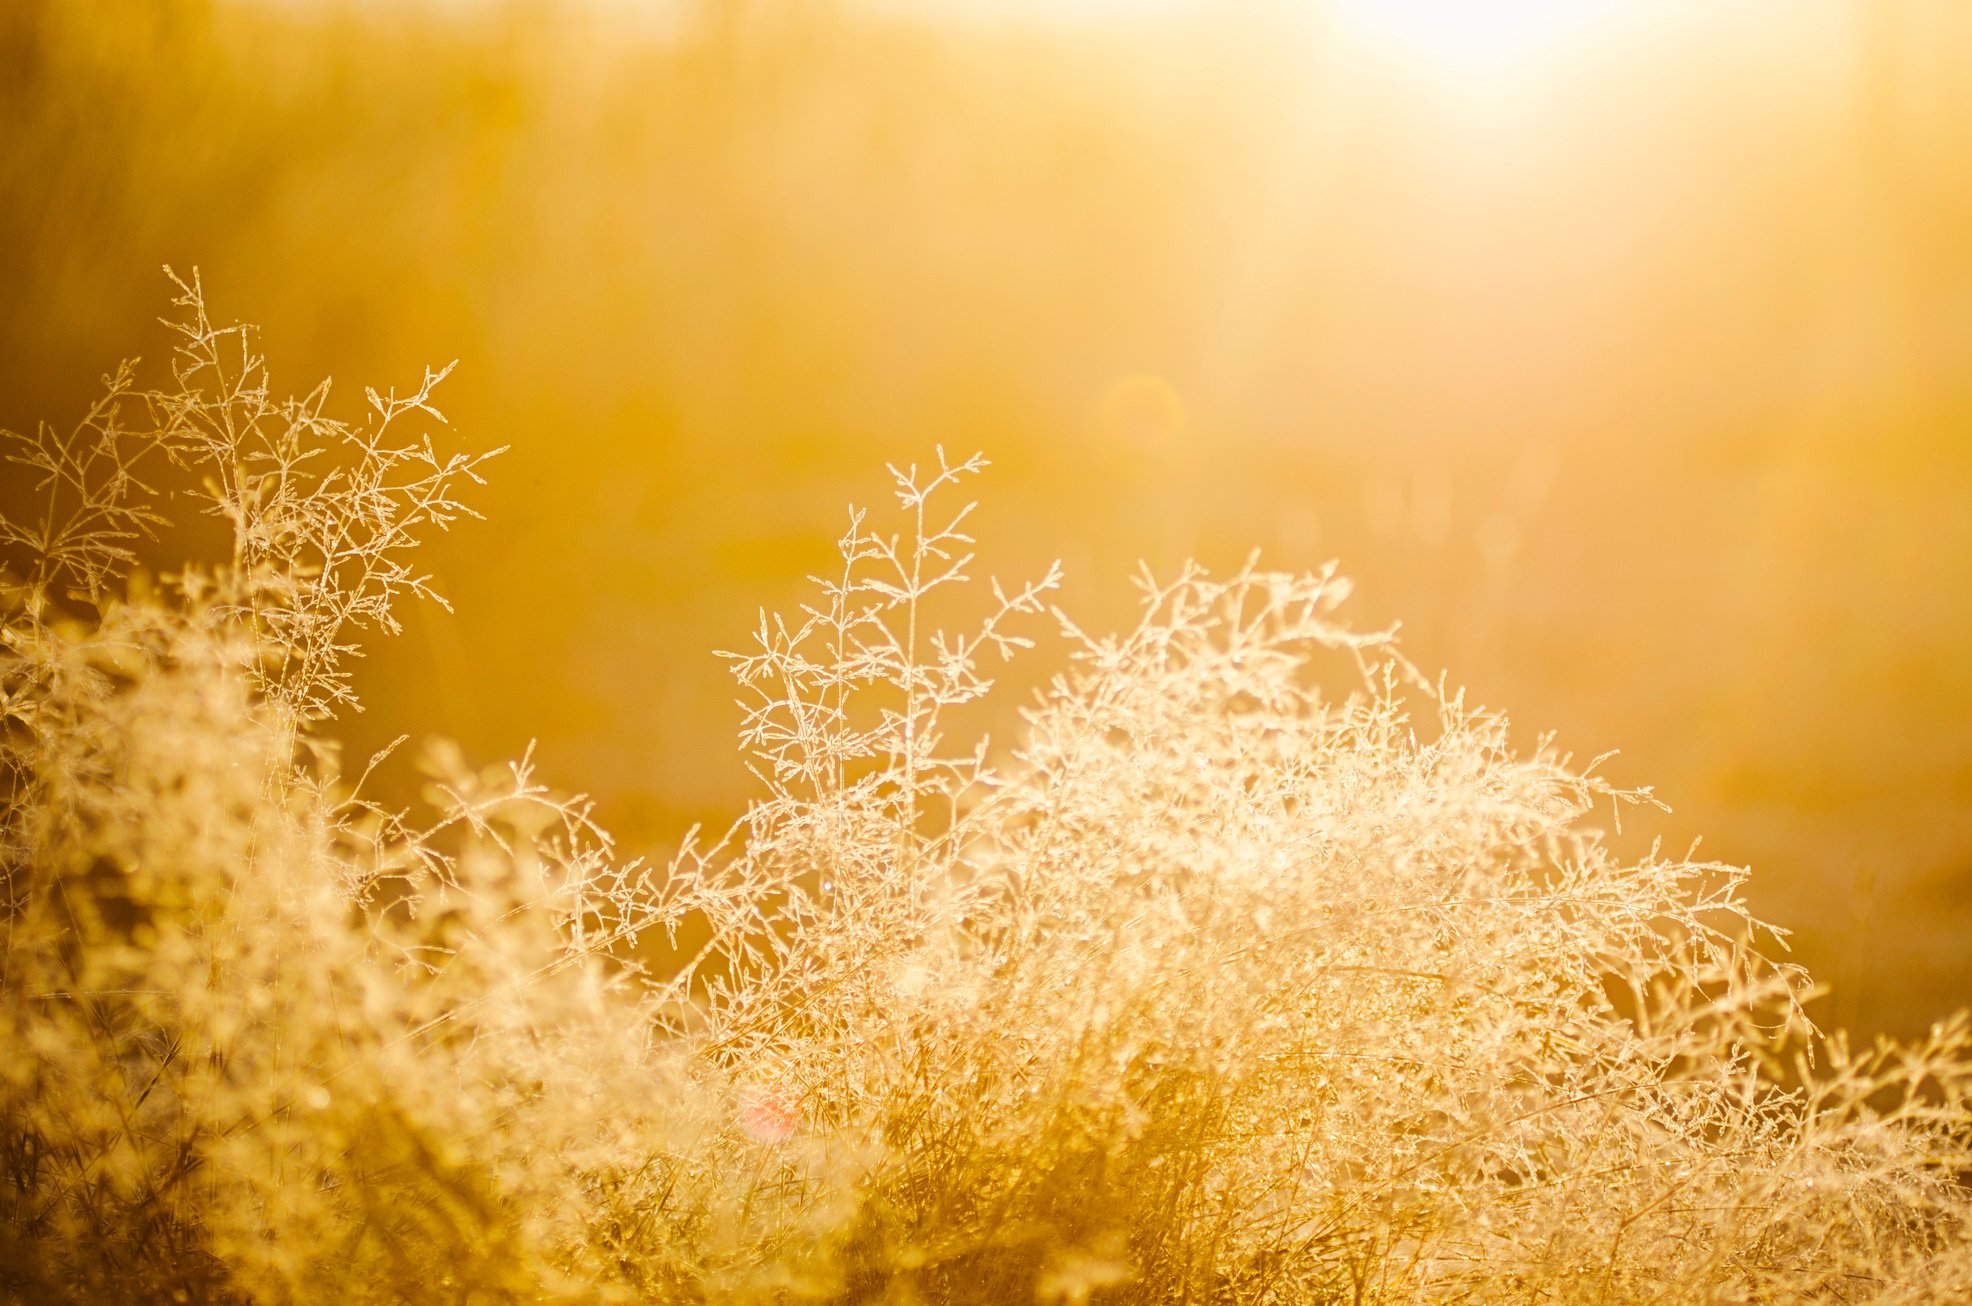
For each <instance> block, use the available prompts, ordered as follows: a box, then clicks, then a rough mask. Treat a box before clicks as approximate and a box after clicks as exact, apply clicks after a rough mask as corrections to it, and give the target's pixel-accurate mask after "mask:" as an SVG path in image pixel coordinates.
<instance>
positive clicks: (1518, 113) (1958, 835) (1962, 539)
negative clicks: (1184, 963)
mask: <svg viewBox="0 0 1972 1306" xmlns="http://www.w3.org/2000/svg"><path fill="white" fill-rule="evenodd" d="M1434 3H1435V6H1436V7H1435V8H1434ZM1485 8H1486V6H1479V5H1469V4H1466V5H1461V4H1452V3H1447V2H1446V0H1388V2H1387V3H1386V4H1383V5H1381V6H1379V5H1377V4H1373V3H1372V2H1371V0H1271V2H1269V0H1248V2H1246V3H1233V2H1229V0H1198V2H1197V3H1184V2H1183V0H1155V3H1128V2H1127V0H1057V2H1056V3H1053V4H1042V3H1038V2H1037V3H1034V4H1031V5H1026V6H1021V5H1007V4H1001V5H987V4H976V5H965V6H960V5H956V4H954V5H938V4H935V3H932V2H931V0H918V2H916V3H912V2H909V0H884V2H882V3H878V2H877V0H866V2H865V3H860V4H858V3H854V2H853V0H839V2H838V3H820V2H816V0H807V2H803V0H753V2H751V3H747V2H744V0H698V2H697V3H688V2H687V0H669V2H668V3H667V2H665V0H650V2H649V3H633V0H587V2H584V3H564V4H559V5H555V4H549V3H545V2H542V3H510V4H502V3H462V2H459V0H453V2H452V3H439V2H437V0H432V2H430V3H424V4H412V3H401V4H384V3H368V4H355V3H347V4H330V3H320V2H303V0H287V2H284V3H283V2H276V0H262V2H261V3H247V2H245V0H240V2H237V3H219V2H218V0H206V2H203V3H200V2H193V0H178V2H175V3H165V2H163V0H160V2H159V3H155V4H131V3H117V2H113V0H7V3H5V4H0V286H4V288H5V294H4V297H3V298H0V426H8V427H13V428H15V429H19V428H20V427H22V426H23V425H26V424H29V423H32V422H34V421H36V420H39V419H48V420H52V421H57V422H66V421H70V420H73V418H74V417H75V416H77V415H78V414H79V412H80V408H81V406H82V404H83V403H84V402H85V401H86V400H87V398H88V397H89V395H90V393H91V390H92V387H93V383H94V379H95V378H96V377H98V376H99V375H100V374H101V373H103V372H104V371H105V370H106V369H107V368H108V367H109V366H111V365H112V364H113V363H114V361H115V360H116V359H117V358H118V357H120V356H122V355H125V354H130V353H136V352H142V353H145V354H147V355H149V356H151V357H152V358H153V361H157V360H158V359H159V358H160V357H161V356H162V355H163V354H164V352H165V351H166V349H167V342H166V338H165V336H164V333H163V332H162V330H161V329H159V328H157V327H155V326H154V325H152V323H153V319H154V318H155V317H156V316H157V315H158V313H159V312H161V311H162V310H163V308H164V305H165V303H166V301H167V298H168V294H167V290H168V287H167V284H166V282H165V280H164V278H163V277H162V276H161V275H160V273H159V270H158V269H159V266H160V265H161V264H163V263H165V262H170V263H173V264H174V265H177V266H179V267H181V268H184V267H187V266H190V265H197V266H198V267H199V268H200V269H201V270H202V272H203V274H204V278H205V283H206V286H207V288H208V291H209V294H210V297H211V299H212V301H213V303H214V304H215V307H216V308H217V310H218V311H219V312H220V313H222V314H224V315H227V316H229V317H240V318H246V319H249V320H254V321H258V322H261V323H263V324H264V326H265V328H266V336H265V343H266V345H267V348H268V351H269V353H270V355H271V357H272V360H273V363H274V366H275V369H276V379H277V381H279V380H281V379H283V378H285V381H286V383H287V384H289V385H291V386H292V387H294V388H295V389H296V390H306V389H308V388H309V387H311V386H312V385H313V383H314V381H315V380H316V379H318V378H319V377H320V376H321V375H323V374H332V375H334V376H336V377H337V378H339V379H340V380H341V382H342V383H343V389H342V390H341V391H339V393H341V394H342V396H343V399H344V400H345V401H346V402H348V403H349V404H351V405H352V406H353V405H355V404H357V403H359V402H360V395H361V386H362V385H364V384H372V383H374V384H389V383H391V382H398V383H403V382H409V381H415V380H416V378H417V376H418V374H419V369H420V368H421V367H422V365H423V364H425V363H426V362H434V363H442V362H444V361H446V360H448V359H451V358H455V357H456V358H459V359H460V360H462V361H461V365H460V368H459V370H458V372H457V373H456V374H455V375H454V377H453V378H452V379H451V380H450V381H448V382H447V383H446V386H445V388H444V391H443V392H442V402H441V406H442V407H443V408H444V409H445V410H446V412H447V413H448V415H449V416H450V417H451V419H452V421H453V424H454V426H455V427H456V428H457V431H458V433H459V434H458V437H457V438H458V439H460V440H461V441H463V442H465V443H466V444H469V445H472V446H475V447H487V446H491V445H496V444H510V445H511V446H512V448H511V450H510V452H508V453H507V454H506V455H504V456H503V457H502V458H501V459H499V460H498V461H497V462H496V463H495V464H494V465H493V471H494V475H493V480H492V484H491V486H490V487H489V488H488V489H487V490H486V491H485V493H484V494H483V495H482V497H481V504H482V506H483V507H484V509H485V511H486V513H487V516H488V518H489V520H488V521H487V522H486V523H470V524H467V525H466V526H464V527H462V528H461V529H459V530H457V531H456V532H454V533H453V534H452V535H451V536H449V537H448V538H447V539H445V540H444V541H443V542H442V544H440V545H439V546H438V547H436V548H434V549H433V550H432V551H431V552H430V553H429V555H428V562H429V565H430V566H431V568H432V569H433V570H434V571H435V572H436V573H437V575H438V577H439V578H440V581H441V584H442V588H443V589H444V590H445V591H446V592H447V593H448V594H449V595H450V597H451V598H452V599H453V600H454V602H455V604H456V607H457V614H456V615H455V616H448V615H446V614H445V613H443V612H441V611H438V610H436V609H429V608H427V609H424V610H420V611H417V612H415V613H413V614H411V620H410V623H409V624H410V629H409V631H408V634H407V637H406V639H404V640H403V641H400V642H399V643H397V644H396V645H394V646H391V647H389V648H387V649H385V650H381V651H380V652H379V653H378V655H377V656H374V657H372V658H371V660H370V661H369V662H368V663H367V664H365V666H364V669H363V672H362V681H363V687H364V691H365V693H366V694H367V696H368V698H369V701H370V703H371V711H370V712H369V713H368V714H367V715H366V716H365V717H362V718H358V719H356V720H353V721H351V722H349V723H347V725H346V727H345V729H346V733H347V734H348V736H349V738H350V740H351V743H352V746H353V747H356V748H365V749H366V748H370V747H374V746H375V745H377V744H380V743H381V742H383V741H385V740H387V739H389V738H390V737H392V736H394V735H395V734H397V733H399V732H400V731H404V730H409V731H413V732H416V733H430V732H438V733H444V734H449V735H451V736H454V737H456V738H458V739H459V740H460V741H461V742H462V743H463V744H464V745H465V746H466V748H467V750H468V752H469V753H470V754H472V755H473V756H475V757H479V758H482V759H489V760H490V759H494V758H498V757H500V756H504V755H508V754H512V753H515V752H518V751H519V750H520V749H521V748H522V747H524V746H525V744H526V743H527V741H528V740H529V739H531V738H538V739H539V741H540V755H541V758H542V760H543V763H544V769H545V772H546V773H547V774H548V775H549V776H551V777H552V778H553V779H554V780H555V781H556V782H558V783H560V784H563V785H566V786H568V787H572V788H582V789H586V790H588V791H589V792H591V793H592V794H594V795H595V796H596V797H597V798H598V799H599V800H600V803H601V814H602V816H603V817H604V819H605V821H606V822H607V823H609V824H610V825H612V826H613V827H614V828H616V829H617V830H618V831H619V833H620V835H621V836H622V838H623V839H624V841H625V843H627V844H628V845H629V846H631V847H632V848H638V849H642V848H649V849H662V848H663V846H664V845H665V844H666V843H667V842H668V841H673V840H675V839H676V838H677V837H678V835H679V834H680V833H681V832H682V830H683V829H684V828H685V826H686V825H687V824H689V823H690V822H691V821H694V820H700V819H705V820H713V821H720V822H723V820H724V819H730V818H731V817H732V816H733V815H735V814H736V813H737V812H738V811H739V810H740V809H741V807H742V806H743V804H744V803H745V801H746V799H747V797H748V796H749V794H750V792H751V784H752V781H751V779H750V777H749V776H748V775H747V774H746V772H745V770H744V769H743V767H742V765H741V761H740V759H739V757H738V756H737V754H736V753H735V752H734V750H733V748H732V747H731V744H730V742H729V741H730V739H731V732H732V727H733V725H734V724H735V721H736V718H737V712H736V709H734V707H733V706H732V695H731V693H730V692H729V688H728V685H727V684H726V681H725V673H724V671H723V669H722V667H721V664H720V663H719V662H718V661H717V660H716V659H714V658H713V657H711V656H710V651H711V650H712V649H714V648H718V647H737V646H739V645H740V644H741V643H742V642H743V641H744V639H745V637H746V633H747V631H748V630H749V629H750V627H751V625H752V622H753V619H754V613H755V610H756V608H757V607H758V606H759V605H761V604H766V605H768V606H783V605H786V604H787V603H789V602H790V601H791V600H792V599H793V598H794V597H795V596H796V595H797V593H798V585H799V582H800V578H801V577H802V576H803V575H804V574H805V573H806V572H808V571H810V570H812V569H814V568H816V567H817V566H819V565H820V564H821V563H822V562H823V560H824V559H825V558H826V557H827V555H828V551H829V549H830V546H831V542H832V540H833V539H834V537H835V535H836V534H837V533H838V531H839V529H840V526H841V523H842V520H843V516H842V514H843V509H844V506H845V504H846V502H847V501H849V500H850V499H852V498H855V499H861V500H865V501H867V500H869V499H871V498H872V497H875V496H878V495H880V494H881V493H882V492H883V485H884V478H883V475H882V464H883V463H884V462H885V461H886V460H899V461H909V460H911V459H913V458H916V459H923V458H926V457H928V456H930V451H931V449H932V447H933V445H934V444H936V443H943V444H944V445H945V446H946V447H947V448H948V449H951V450H953V451H955V452H967V451H970V450H972V449H975V448H977V449H981V450H984V451H985V452H986V453H987V454H988V456H989V457H991V458H992V459H993V461H994V463H995V469H994V471H993V472H992V473H991V475H990V476H989V478H988V479H987V480H986V481H985V482H984V483H983V484H982V488H981V494H982V496H983V498H984V504H983V506H982V509H981V512H980V516H979V519H978V525H979V527H980V533H981V535H982V540H983V544H984V555H983V557H984V562H985V563H986V564H987V565H988V567H989V568H990V569H991V570H994V571H997V572H999V573H1000V574H1002V575H1007V576H1018V575H1022V574H1024V573H1027V572H1031V571H1034V570H1037V569H1038V568H1039V567H1041V566H1043V565H1045V562H1046V561H1047V560H1048V559H1049V558H1051V557H1054V556H1057V555H1058V556H1060V557H1062V558H1063V560H1064V561H1065V563H1066V564H1067V567H1068V576H1069V583H1068V589H1067V595H1066V598H1065V603H1066V605H1067V606H1068V607H1070V608H1071V609H1072V610H1073V611H1075V612H1076V613H1077V614H1078V615H1082V616H1085V617H1087V618H1088V620H1089V622H1091V623H1093V624H1101V623H1104V622H1114V621H1117V620H1121V619H1122V618H1124V617H1125V616H1126V615H1127V613H1128V610H1129V605H1130V602H1131V598H1130V594H1129V591H1128V588H1127V586H1126V584H1125V582H1126V579H1127V577H1128V575H1129V573H1130V572H1131V570H1132V569H1133V567H1134V564H1135V563H1136V561H1137V560H1138V559H1144V560H1147V561H1149V562H1150V563H1151V564H1152V565H1153V566H1155V567H1161V568H1164V569H1167V570H1168V569H1169V568H1171V567H1172V566H1174V565H1175V564H1176V563H1177V562H1178V561H1179V560H1181V559H1182V558H1184V557H1185V556H1187V555H1196V556H1197V557H1199V558H1200V559H1202V560H1204V561H1206V562H1207V563H1210V564H1212V565H1215V566H1221V567H1223V566H1227V565H1232V564H1236V563H1237V562H1238V561H1239V560H1241V559H1242V558H1243V557H1244V556H1245V555H1246V553H1247V552H1248V551H1249V550H1250V549H1252V548H1255V547H1257V548H1259V549H1260V550H1261V551H1262V556H1263V558H1265V559H1266V560H1268V561H1271V562H1276V563H1279V564H1283V565H1292V566H1307V565H1313V564H1316V563H1319V562H1321V561H1324V560H1326V559H1328V558H1331V557H1334V558H1339V559H1340V560H1341V563H1342V566H1343V568H1344V570H1345V571H1346V572H1347V573H1349V574H1351V575H1353V576H1355V577H1356V578H1357V579H1358V580H1359V581H1360V582H1361V589H1360V591H1359V593H1360V602H1359V604H1358V613H1359V615H1360V617H1361V618H1362V619H1363V620H1365V621H1383V620H1387V619H1391V618H1394V617H1399V616H1401V617H1402V618H1403V621H1404V625H1405V630H1406V640H1407V646H1408V648H1409V650H1410V652H1411V654H1412V656H1413V657H1414V658H1415V659H1416V660H1417V661H1419V662H1420V663H1421V664H1423V665H1424V666H1425V667H1427V668H1429V669H1432V670H1435V669H1437V668H1439V667H1445V668H1448V669H1449V670H1450V672H1451V674H1452V677H1453V679H1454V680H1456V681H1460V682H1463V683H1465V684H1467V685H1469V686H1471V688H1472V690H1473V693H1474V695H1475V696H1476V697H1477V698H1479V699H1480V700H1482V701H1484V702H1487V703H1492V704H1498V705H1501V706H1504V707H1506V708H1508V709H1510V710H1511V711H1512V713H1513V714H1514V717H1515V719H1516V721H1517V722H1518V723H1520V724H1521V725H1522V726H1524V727H1525V728H1526V729H1527V731H1528V736H1529V738H1530V739H1531V738H1532V736H1533V734H1534V732H1535V731H1536V730H1538V729H1547V728H1552V729H1554V730H1556V731H1558V732H1559V736H1560V739H1561V741H1562V743H1563V744H1564V746H1567V747H1570V748H1572V749H1573V750H1574V751H1576V752H1577V753H1578V754H1583V755H1588V754H1594V753H1599V752H1602V751H1604V750H1605V749H1608V748H1620V749H1621V750H1622V753H1621V755H1620V757H1618V758H1617V759H1615V760H1613V761H1612V762H1611V763H1609V764H1608V766H1607V768H1606V770H1607V773H1608V774H1609V775H1611V776H1612V777H1613V778H1615V779H1617V780H1619V781H1622V782H1626V783H1638V784H1641V783H1649V784H1653V785H1655V786H1656V788H1657V789H1658V791H1659V793H1660V794H1661V795H1662V796H1663V797H1664V798H1666V799H1667V800H1668V801H1669V802H1670V803H1671V804H1672V805H1673V807H1674V808H1675V812H1674V814H1673V815H1671V816H1669V817H1665V818H1663V819H1661V820H1657V821H1654V822H1652V823H1650V824H1649V826H1648V831H1649V832H1650V833H1654V834H1660V835H1662V836H1663V837H1664V838H1665V839H1666V840H1667V841H1668V842H1670V843H1673V844H1675V845H1678V846H1680V847H1682V845H1684V844H1685V843H1688V842H1689V840H1690V839H1691V838H1692V837H1693V836H1695V835H1697V834H1701V833H1702V834H1703V835H1704V836H1705V839H1706V842H1705V845H1704V847H1705V849H1706V850H1707V852H1709V853H1710V854H1711V855H1714V856H1718V857H1721V858H1725V859H1730V860H1734V861H1746V862H1750V863H1752V864H1753V865H1754V866H1755V869H1756V874H1755V878H1754V881H1753V898H1754V902H1755V905H1756V907H1757V908H1758V909H1759V910H1760V911H1761V912H1763V913H1764V914H1765V915H1767V916H1768V917H1769V918H1771V919H1773V920H1775V921H1777V922H1779V923H1780V924H1782V925H1785V926H1788V927H1790V928H1792V929H1794V930H1796V931H1797V944H1798V946H1797V954H1798V956H1799V958H1800V959H1801V960H1803V961H1805V962H1806V963H1807V964H1808V965H1809V966H1810V967H1811V968H1813V969H1814V970H1815V971H1816V973H1817V974H1819V975H1820V976H1822V977H1824V978H1826V979H1828V980H1831V981H1832V982H1833V983H1834V985H1835V992H1834V996H1833V997H1832V998H1831V999H1829V1001H1828V1003H1827V1004H1826V1006H1825V1009H1824V1015H1825V1016H1826V1017H1827V1018H1828V1019H1830V1020H1833V1021H1839V1022H1841V1023H1845V1024H1849V1025H1852V1026H1855V1027H1858V1028H1860V1029H1863V1030H1881V1029H1889V1030H1897V1031H1909V1030H1913V1029H1917V1028H1921V1027H1923V1026H1924V1025H1926V1024H1927V1023H1929V1022H1930V1021H1931V1020H1933V1019H1935V1018H1936V1017H1938V1016H1939V1015H1941V1014H1943V1013H1944V1012H1946V1011H1947V1010H1950V1009H1952V1008H1955V1007H1957V1006H1960V1005H1962V1004H1963V1003H1964V1001H1965V1000H1966V997H1967V996H1968V992H1972V989H1968V981H1972V6H1969V5H1966V4H1964V3H1962V0H1711V2H1710V3H1702V4H1701V3H1696V0H1691V2H1687V0H1648V2H1647V3H1646V0H1500V4H1499V5H1497V6H1494V11H1495V13H1496V16H1502V22H1503V23H1505V25H1504V26H1500V25H1494V26H1484V25H1480V26H1475V25H1474V24H1473V23H1472V21H1471V17H1470V15H1471V13H1472V12H1474V11H1476V10H1482V9H1485ZM1509 20H1510V21H1509ZM1043 666H1044V663H1041V664H1037V665H1036V668H1035V669H1036V670H1037V671H1038V670H1040V669H1042V667H1043ZM1632 837H1635V836H1634V835H1633V836H1632Z"/></svg>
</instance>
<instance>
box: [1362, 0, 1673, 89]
mask: <svg viewBox="0 0 1972 1306" xmlns="http://www.w3.org/2000/svg"><path fill="white" fill-rule="evenodd" d="M1325 3H1326V4H1327V5H1328V8H1329V11H1330V12H1331V13H1332V14H1333V15H1334V17H1335V18H1336V19H1337V20H1338V21H1339V23H1340V25H1341V26H1342V28H1343V30H1344V31H1346V32H1348V33H1350V34H1353V35H1358V36H1360V37H1361V38H1363V39H1365V40H1368V41H1373V42H1375V43H1377V44H1380V45H1387V46H1390V47H1392V48H1393V49H1394V50H1396V51H1397V52H1398V53H1400V54H1403V55H1405V56H1408V57H1410V58H1413V59H1416V60H1418V61H1420V62H1423V63H1427V64H1429V65H1431V66H1432V67H1433V68H1434V69H1435V70H1437V71H1439V72H1444V73H1452V74H1457V75H1459V76H1461V77H1466V78H1471V79H1475V80H1494V79H1499V78H1510V77H1513V76H1515V75H1517V74H1521V73H1525V72H1528V71H1530V69H1531V66H1532V65H1535V64H1539V63H1543V62H1545V61H1546V60H1548V59H1549V58H1551V57H1553V56H1555V55H1557V54H1565V53H1567V52H1568V50H1569V49H1570V48H1571V47H1573V46H1575V45H1576V44H1577V43H1579V42H1580V41H1582V40H1583V39H1585V38H1589V37H1593V36H1596V35H1599V34H1600V33H1601V32H1602V31H1604V30H1605V29H1606V28H1607V27H1608V25H1609V22H1610V20H1611V19H1612V18H1614V17H1616V16H1617V15H1618V14H1619V13H1620V12H1621V11H1623V10H1625V9H1630V10H1634V8H1635V7H1636V6H1635V0H1325Z"/></svg>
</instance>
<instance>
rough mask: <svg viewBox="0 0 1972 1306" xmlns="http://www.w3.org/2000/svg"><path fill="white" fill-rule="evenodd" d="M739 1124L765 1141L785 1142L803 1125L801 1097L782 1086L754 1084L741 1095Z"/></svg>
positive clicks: (748, 1132) (748, 1133)
mask: <svg viewBox="0 0 1972 1306" xmlns="http://www.w3.org/2000/svg"><path fill="white" fill-rule="evenodd" d="M739 1114H740V1127H741V1128H743V1129H745V1130H746V1132H747V1136H748V1137H750V1138H753V1139H755V1140H756V1141H759V1142H762V1143H784V1142H786V1141H787V1140H788V1139H790V1138H792V1137H794V1132H795V1130H797V1129H799V1128H800V1127H801V1099H800V1097H799V1096H797V1095H796V1094H795V1093H794V1092H792V1091H791V1090H789V1089H786V1088H781V1087H779V1086H771V1085H770V1086H767V1087H761V1088H751V1089H748V1090H747V1091H746V1092H744V1093H742V1094H741V1095H740V1112H739Z"/></svg>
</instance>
